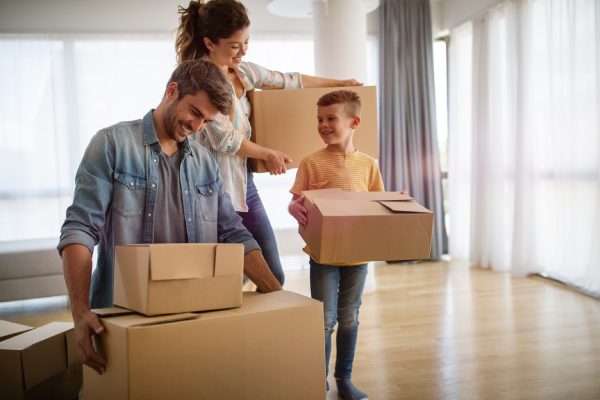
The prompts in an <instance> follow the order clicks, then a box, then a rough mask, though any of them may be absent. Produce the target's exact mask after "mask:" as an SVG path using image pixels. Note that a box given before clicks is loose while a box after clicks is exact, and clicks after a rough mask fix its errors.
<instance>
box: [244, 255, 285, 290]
mask: <svg viewBox="0 0 600 400" xmlns="http://www.w3.org/2000/svg"><path fill="white" fill-rule="evenodd" d="M244 274H246V276H247V277H248V278H250V280H251V281H252V282H254V284H255V285H256V287H258V290H260V291H261V292H263V293H270V292H276V291H278V290H281V289H282V287H281V284H280V283H279V281H278V280H277V278H275V275H273V273H272V272H271V270H270V269H269V266H268V265H267V262H266V261H265V258H264V257H263V255H262V251H260V250H252V251H249V252H248V253H246V255H245V256H244Z"/></svg>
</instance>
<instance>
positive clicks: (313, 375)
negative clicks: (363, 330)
mask: <svg viewBox="0 0 600 400" xmlns="http://www.w3.org/2000/svg"><path fill="white" fill-rule="evenodd" d="M102 323H103V324H104V327H105V328H106V332H105V333H104V334H102V335H101V336H100V337H99V341H98V346H97V347H98V348H99V349H101V351H102V353H103V354H104V355H105V357H106V359H107V367H106V371H105V372H104V373H103V374H102V375H98V374H96V373H95V372H94V371H93V370H91V369H90V368H88V367H85V368H84V389H83V394H84V398H85V399H86V400H93V399H144V400H148V399H211V400H219V399H223V400H230V399H236V400H243V399H252V400H254V399H261V400H269V399H273V400H275V399H277V400H280V399H289V400H294V399H302V400H304V399H325V393H326V390H325V359H324V358H325V357H324V352H325V349H324V337H323V305H322V303H320V302H318V301H316V300H313V299H310V298H308V297H304V296H302V295H299V294H296V293H292V292H286V291H280V292H274V293H268V294H260V293H255V292H252V293H250V292H245V293H244V301H243V305H242V307H241V308H234V309H229V310H222V311H213V312H204V313H198V314H190V313H188V314H179V315H167V316H160V317H144V316H141V315H124V316H114V317H107V318H102Z"/></svg>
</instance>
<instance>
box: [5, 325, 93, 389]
mask: <svg viewBox="0 0 600 400" xmlns="http://www.w3.org/2000/svg"><path fill="white" fill-rule="evenodd" d="M82 376H83V375H82V369H81V363H80V362H79V358H78V355H77V347H76V343H75V337H74V334H73V323H71V322H52V323H50V324H47V325H44V326H42V327H40V328H36V329H32V330H30V331H28V332H25V333H22V334H20V335H17V336H14V337H12V338H10V339H7V340H5V341H3V342H0V398H3V399H76V398H77V397H78V395H79V391H80V389H81V385H82V382H83V378H82Z"/></svg>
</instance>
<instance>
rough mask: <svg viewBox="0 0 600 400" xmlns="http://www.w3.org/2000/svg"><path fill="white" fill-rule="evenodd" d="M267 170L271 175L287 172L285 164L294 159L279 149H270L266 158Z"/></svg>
mask: <svg viewBox="0 0 600 400" xmlns="http://www.w3.org/2000/svg"><path fill="white" fill-rule="evenodd" d="M264 161H265V165H266V167H267V170H268V171H269V173H270V174H271V175H280V174H285V172H286V168H285V164H287V163H291V162H292V159H291V158H289V157H288V156H287V154H285V153H282V152H280V151H277V150H273V149H268V153H267V157H266V158H265V159H264Z"/></svg>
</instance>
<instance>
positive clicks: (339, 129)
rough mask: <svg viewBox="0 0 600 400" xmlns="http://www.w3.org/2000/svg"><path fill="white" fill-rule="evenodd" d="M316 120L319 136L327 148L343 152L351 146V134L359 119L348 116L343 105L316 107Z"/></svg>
mask: <svg viewBox="0 0 600 400" xmlns="http://www.w3.org/2000/svg"><path fill="white" fill-rule="evenodd" d="M317 120H318V130H319V135H321V139H323V142H325V144H326V145H327V146H328V147H336V148H339V149H340V150H342V151H345V150H346V149H347V148H348V147H349V146H352V134H353V133H354V130H355V129H356V127H357V126H358V124H359V122H360V118H359V117H358V116H354V117H351V116H349V115H348V113H347V112H346V110H345V108H344V105H343V104H331V105H329V106H321V107H318V111H317Z"/></svg>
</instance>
